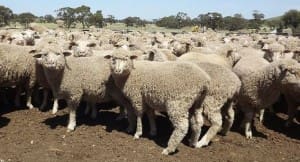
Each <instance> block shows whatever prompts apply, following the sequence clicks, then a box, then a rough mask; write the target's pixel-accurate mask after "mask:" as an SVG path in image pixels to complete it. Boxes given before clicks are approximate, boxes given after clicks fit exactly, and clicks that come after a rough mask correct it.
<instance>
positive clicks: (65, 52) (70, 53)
mask: <svg viewBox="0 0 300 162" xmlns="http://www.w3.org/2000/svg"><path fill="white" fill-rule="evenodd" d="M62 54H63V55H64V56H65V57H67V56H71V55H72V52H70V51H63V52H62Z"/></svg>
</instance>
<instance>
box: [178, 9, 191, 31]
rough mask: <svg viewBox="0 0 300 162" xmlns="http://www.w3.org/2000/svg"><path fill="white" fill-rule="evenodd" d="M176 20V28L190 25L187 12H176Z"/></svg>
mask: <svg viewBox="0 0 300 162" xmlns="http://www.w3.org/2000/svg"><path fill="white" fill-rule="evenodd" d="M176 20H177V24H178V25H177V28H182V27H185V26H189V25H192V20H191V18H190V17H189V16H188V14H187V13H184V12H178V13H177V15H176Z"/></svg>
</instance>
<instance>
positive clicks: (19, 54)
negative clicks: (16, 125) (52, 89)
mask: <svg viewBox="0 0 300 162" xmlns="http://www.w3.org/2000/svg"><path fill="white" fill-rule="evenodd" d="M30 52H31V49H30V48H26V47H21V46H16V45H9V44H0V57H1V58H0V76H1V77H0V85H1V87H11V86H17V94H16V98H15V104H16V106H20V99H19V98H20V93H21V89H20V88H21V87H22V86H24V88H25V91H26V100H27V102H26V106H27V107H28V108H29V109H32V108H33V105H32V104H31V95H32V91H33V87H34V85H35V84H36V80H37V74H36V61H35V59H34V58H32V57H31V56H30V55H29V53H30Z"/></svg>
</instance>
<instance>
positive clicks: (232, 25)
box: [223, 14, 247, 31]
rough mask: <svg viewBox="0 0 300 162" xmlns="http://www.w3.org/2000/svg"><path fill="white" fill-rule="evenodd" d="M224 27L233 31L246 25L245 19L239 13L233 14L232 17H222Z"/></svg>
mask: <svg viewBox="0 0 300 162" xmlns="http://www.w3.org/2000/svg"><path fill="white" fill-rule="evenodd" d="M223 20H224V29H226V30H230V31H234V30H240V29H244V28H246V27H247V20H246V19H244V18H243V16H242V15H241V14H234V16H233V17H231V16H227V17H224V19H223Z"/></svg>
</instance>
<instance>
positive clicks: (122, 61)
mask: <svg viewBox="0 0 300 162" xmlns="http://www.w3.org/2000/svg"><path fill="white" fill-rule="evenodd" d="M105 58H107V59H110V60H111V63H110V68H111V71H112V78H113V80H114V82H115V84H116V86H117V87H118V88H120V89H121V91H122V92H123V93H124V95H125V96H126V98H128V99H129V100H130V103H132V107H133V109H134V111H135V112H136V115H137V128H136V133H135V138H139V137H140V136H141V135H142V124H141V118H142V114H143V113H144V112H147V115H148V117H149V120H150V127H151V128H150V129H151V131H150V133H151V134H152V135H154V134H156V127H155V121H154V117H153V115H154V110H157V111H165V112H167V113H168V116H169V118H170V120H171V122H172V124H173V126H174V131H173V133H172V135H171V137H170V139H169V142H168V147H167V148H166V149H164V150H163V152H162V154H166V155H167V154H170V153H173V152H174V151H175V149H176V148H177V146H178V145H179V143H180V142H181V140H182V139H183V137H184V136H185V135H186V133H187V131H188V127H189V119H190V122H191V128H192V138H193V139H191V141H197V140H198V138H199V135H200V133H199V132H200V129H201V124H200V123H197V122H198V121H202V114H201V110H200V109H199V108H200V104H201V102H202V100H203V99H204V97H205V95H206V92H207V90H208V86H209V85H208V84H209V81H210V78H209V76H208V75H207V74H206V73H205V72H204V71H203V70H202V69H200V68H199V67H197V66H196V65H193V64H190V63H180V62H149V61H136V62H133V60H134V59H135V58H136V56H134V55H130V53H129V52H128V51H126V50H123V49H119V50H116V51H114V53H113V54H112V55H107V56H105ZM186 78H189V80H188V81H187V82H185V81H184V80H186ZM190 113H191V114H190ZM128 118H129V121H130V123H131V124H130V125H131V126H132V127H131V130H133V129H134V120H133V119H132V117H130V116H128Z"/></svg>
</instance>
